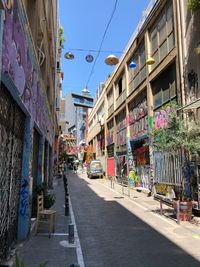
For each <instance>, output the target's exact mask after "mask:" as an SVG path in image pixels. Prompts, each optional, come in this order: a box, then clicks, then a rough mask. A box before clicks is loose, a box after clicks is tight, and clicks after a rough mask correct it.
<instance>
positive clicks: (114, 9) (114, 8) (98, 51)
mask: <svg viewBox="0 0 200 267" xmlns="http://www.w3.org/2000/svg"><path fill="white" fill-rule="evenodd" d="M117 3H118V0H115V4H114V7H113V10H112V13H111V16H110V19H109V21H108V24H107V26H106V29H105V31H104V34H103V36H102V40H101V43H100V46H99V49H98V50H97V56H96V58H95V60H94V63H93V65H92V69H91V72H90V74H89V77H88V80H87V83H86V87H87V86H88V83H89V82H90V79H91V77H92V74H93V71H94V68H95V65H96V62H97V59H98V57H99V55H100V52H101V48H102V45H103V42H104V39H105V37H106V33H107V31H108V28H109V26H110V23H111V21H112V18H113V16H114V14H115V11H116V8H117Z"/></svg>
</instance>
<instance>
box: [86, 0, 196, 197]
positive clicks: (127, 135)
mask: <svg viewBox="0 0 200 267" xmlns="http://www.w3.org/2000/svg"><path fill="white" fill-rule="evenodd" d="M182 9H184V10H185V11H186V13H187V12H190V11H188V9H187V1H174V0H170V1H159V0H157V1H156V0H154V1H153V0H152V1H150V3H149V6H148V7H147V9H146V11H145V12H144V13H143V17H142V19H141V21H140V22H139V24H138V27H137V28H136V30H135V32H134V33H133V36H132V38H131V40H130V42H129V43H128V45H127V47H126V49H125V53H124V55H123V56H122V57H121V59H120V62H119V64H118V65H117V66H116V68H115V70H114V72H113V74H112V75H111V77H110V78H109V79H108V80H107V81H105V87H104V89H103V91H102V93H101V95H100V96H99V99H98V101H97V102H96V104H95V106H94V108H93V110H92V112H91V113H90V114H89V133H88V142H89V144H92V145H93V150H94V151H95V149H96V148H97V147H98V145H96V144H97V143H98V136H100V135H101V132H102V133H103V135H104V138H103V139H102V138H101V142H103V147H102V149H101V155H103V157H104V159H103V160H104V162H105V168H106V173H107V176H108V177H116V178H117V179H119V180H120V179H122V178H123V180H124V179H125V180H126V182H127V183H128V177H129V171H130V169H133V170H134V171H135V173H136V176H137V180H138V181H137V185H138V186H141V187H144V188H151V187H152V184H156V190H157V192H158V193H166V192H167V190H168V187H169V186H173V188H174V190H178V188H179V187H180V185H181V173H180V170H181V162H180V161H179V159H177V158H179V155H176V154H170V153H167V152H166V153H160V152H159V151H155V150H153V148H152V144H151V132H152V131H153V130H154V129H159V128H163V127H165V126H166V125H167V123H168V120H169V116H170V114H171V113H172V112H173V111H174V106H182V105H183V104H184V103H185V99H184V92H185V89H186V87H185V82H183V71H184V70H185V63H184V62H185V59H183V54H182V53H183V47H182V46H183V43H184V42H185V40H184V38H182V37H183V36H186V38H187V37H188V38H189V36H190V38H191V40H190V42H191V41H192V42H193V38H192V37H191V36H192V35H191V34H190V33H191V32H190V33H189V32H188V33H187V34H186V32H184V30H185V31H186V29H187V31H188V28H187V27H185V28H184V25H185V23H186V19H188V16H187V15H186V13H184V12H183V10H182ZM180 13H181V16H183V17H182V22H180V18H181V16H180V15H179V14H180ZM190 13H191V12H190ZM184 14H185V15H184ZM187 14H188V13H187ZM190 15H191V14H190ZM192 16H193V15H192ZM192 21H193V19H192ZM188 23H189V24H190V23H191V20H190V22H189V21H188ZM180 25H182V27H180ZM191 30H193V31H194V28H193V29H192V27H191V28H190V31H191ZM196 30H197V29H196ZM184 34H185V35H184ZM197 35H199V34H197ZM197 39H198V38H197ZM188 41H189V40H188ZM197 41H198V40H197ZM197 41H196V42H197ZM184 45H185V51H187V48H186V45H187V44H186V43H184ZM191 51H193V48H191ZM188 56H189V53H188ZM190 56H191V55H190ZM193 57H194V59H195V56H193ZM198 60H199V59H198ZM189 62H190V63H191V60H190V59H189V58H188V64H189ZM195 62H196V61H195ZM133 63H134V64H133ZM194 64H196V63H194ZM194 64H193V65H194ZM133 66H134V68H133ZM102 103H104V104H103V105H104V110H105V112H104V114H103V125H102V126H101V127H100V124H99V122H98V115H97V114H98V112H99V113H100V106H101V104H102ZM94 147H95V148H94ZM97 158H98V157H97ZM176 159H177V160H176ZM122 176H123V177H122ZM163 191H164V192H163Z"/></svg>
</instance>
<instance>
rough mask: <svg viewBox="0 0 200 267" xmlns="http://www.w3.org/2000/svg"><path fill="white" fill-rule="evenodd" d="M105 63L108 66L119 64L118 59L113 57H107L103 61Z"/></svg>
mask: <svg viewBox="0 0 200 267" xmlns="http://www.w3.org/2000/svg"><path fill="white" fill-rule="evenodd" d="M105 63H106V64H107V65H110V66H113V65H117V64H118V63H119V59H118V58H117V57H116V56H115V55H109V56H108V57H107V58H106V59H105Z"/></svg>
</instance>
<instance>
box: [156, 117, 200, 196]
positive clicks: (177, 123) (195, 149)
mask: <svg viewBox="0 0 200 267" xmlns="http://www.w3.org/2000/svg"><path fill="white" fill-rule="evenodd" d="M152 144H153V147H154V149H155V150H158V151H163V152H165V151H168V152H178V151H181V153H180V154H181V162H182V166H181V167H182V170H181V173H182V182H181V184H182V191H181V197H182V198H183V193H184V190H183V184H184V183H183V176H184V175H183V169H184V167H185V166H187V165H188V161H189V160H190V156H191V155H195V159H196V160H197V156H198V155H199V154H200V122H199V121H195V120H194V119H192V118H191V117H188V118H187V120H186V121H185V120H184V119H183V116H182V115H176V113H172V115H171V117H170V118H169V123H168V126H167V127H166V128H160V129H156V130H153V132H152Z"/></svg>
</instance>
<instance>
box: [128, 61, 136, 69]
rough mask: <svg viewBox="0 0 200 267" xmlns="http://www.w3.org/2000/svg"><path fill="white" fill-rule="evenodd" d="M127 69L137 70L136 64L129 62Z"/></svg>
mask: <svg viewBox="0 0 200 267" xmlns="http://www.w3.org/2000/svg"><path fill="white" fill-rule="evenodd" d="M129 68H131V69H135V68H137V64H136V63H135V62H134V61H131V63H130V64H129Z"/></svg>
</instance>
